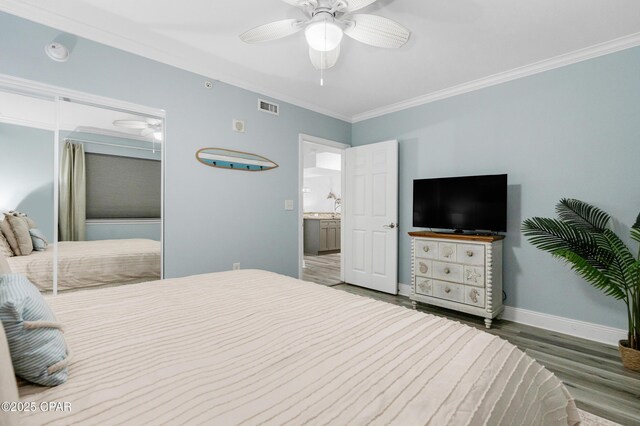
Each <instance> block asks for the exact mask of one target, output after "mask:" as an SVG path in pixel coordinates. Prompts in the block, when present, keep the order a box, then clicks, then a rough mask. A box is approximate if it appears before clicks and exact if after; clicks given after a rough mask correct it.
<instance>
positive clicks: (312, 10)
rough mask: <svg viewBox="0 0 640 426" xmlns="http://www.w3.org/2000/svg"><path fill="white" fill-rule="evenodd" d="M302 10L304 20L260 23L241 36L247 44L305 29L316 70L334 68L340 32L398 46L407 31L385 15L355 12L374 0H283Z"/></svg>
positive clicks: (377, 44)
mask: <svg viewBox="0 0 640 426" xmlns="http://www.w3.org/2000/svg"><path fill="white" fill-rule="evenodd" d="M283 1H284V2H285V3H288V4H290V5H292V6H296V7H298V8H300V9H302V11H303V12H304V13H305V15H306V16H307V19H306V20H298V19H284V20H281V21H276V22H271V23H270V24H265V25H261V26H259V27H256V28H254V29H252V30H249V31H247V32H245V33H244V34H241V35H240V39H241V40H242V41H244V42H246V43H260V42H264V41H271V40H276V39H279V38H282V37H286V36H288V35H291V34H294V33H297V32H298V31H300V30H302V29H303V28H305V30H304V33H305V38H306V39H307V43H308V44H309V56H310V58H311V63H312V64H313V66H314V67H315V68H316V69H319V70H324V69H327V68H331V67H333V66H334V65H335V64H336V62H337V61H338V56H340V42H341V41H342V35H343V34H346V35H348V36H349V37H351V38H353V39H354V40H357V41H359V42H361V43H365V44H368V45H371V46H375V47H385V48H396V49H397V48H399V47H401V46H402V45H403V44H405V43H406V42H407V40H409V35H410V32H409V30H407V29H406V28H405V27H403V26H402V25H400V24H398V23H397V22H395V21H392V20H391V19H388V18H383V17H381V16H376V15H366V14H354V15H352V14H351V13H353V12H355V11H356V10H359V9H362V8H363V7H366V6H369V5H370V4H372V3H374V2H375V1H376V0H283Z"/></svg>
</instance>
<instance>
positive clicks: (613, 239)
mask: <svg viewBox="0 0 640 426" xmlns="http://www.w3.org/2000/svg"><path fill="white" fill-rule="evenodd" d="M601 237H602V239H603V241H604V244H607V246H608V247H609V248H610V249H611V252H612V253H613V261H612V262H611V264H610V265H609V268H608V270H607V271H606V273H607V275H609V277H610V278H611V280H612V281H616V282H617V283H618V284H619V285H620V286H621V287H624V288H625V289H626V290H627V291H629V290H630V288H631V287H633V285H634V283H635V281H636V280H637V272H636V270H635V263H636V259H635V258H634V257H633V254H631V251H629V248H628V247H627V246H626V244H625V243H624V242H623V241H622V240H621V239H620V237H618V236H617V235H616V233H615V232H613V231H611V230H609V229H606V230H605V231H604V232H603V233H602V236H601Z"/></svg>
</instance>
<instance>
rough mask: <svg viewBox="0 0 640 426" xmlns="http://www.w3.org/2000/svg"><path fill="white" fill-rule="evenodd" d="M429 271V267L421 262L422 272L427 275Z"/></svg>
mask: <svg viewBox="0 0 640 426" xmlns="http://www.w3.org/2000/svg"><path fill="white" fill-rule="evenodd" d="M428 270H429V268H428V267H427V265H425V264H424V263H422V262H420V272H422V273H423V274H426V273H427V271H428Z"/></svg>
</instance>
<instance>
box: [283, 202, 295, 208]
mask: <svg viewBox="0 0 640 426" xmlns="http://www.w3.org/2000/svg"><path fill="white" fill-rule="evenodd" d="M284 209H285V210H293V200H284Z"/></svg>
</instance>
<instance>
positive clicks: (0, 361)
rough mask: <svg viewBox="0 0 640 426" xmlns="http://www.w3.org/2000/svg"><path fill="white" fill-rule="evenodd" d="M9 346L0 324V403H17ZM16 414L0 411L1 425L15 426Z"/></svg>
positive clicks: (16, 387)
mask: <svg viewBox="0 0 640 426" xmlns="http://www.w3.org/2000/svg"><path fill="white" fill-rule="evenodd" d="M10 359H11V355H9V345H8V343H7V338H6V337H5V335H4V329H3V328H2V324H1V323H0V372H1V374H0V402H5V401H7V402H18V401H20V399H19V398H18V385H17V384H16V376H15V375H14V373H13V366H12V365H11V362H10V361H9V360H10ZM17 417H18V413H17V412H11V411H9V412H7V411H5V410H1V409H0V424H1V425H17V424H18V418H17Z"/></svg>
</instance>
